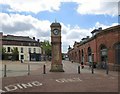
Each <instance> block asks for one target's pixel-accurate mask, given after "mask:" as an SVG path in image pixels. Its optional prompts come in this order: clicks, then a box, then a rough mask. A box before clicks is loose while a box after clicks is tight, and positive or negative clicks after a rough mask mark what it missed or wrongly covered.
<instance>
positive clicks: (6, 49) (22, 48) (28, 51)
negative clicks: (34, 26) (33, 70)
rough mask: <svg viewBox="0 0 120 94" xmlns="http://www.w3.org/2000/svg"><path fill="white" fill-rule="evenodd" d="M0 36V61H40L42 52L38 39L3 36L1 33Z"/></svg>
mask: <svg viewBox="0 0 120 94" xmlns="http://www.w3.org/2000/svg"><path fill="white" fill-rule="evenodd" d="M0 36H2V49H3V57H2V59H5V60H27V61H40V60H41V53H42V51H41V47H40V41H39V39H38V40H35V37H33V39H32V38H30V37H28V36H27V37H25V36H14V35H3V33H2V32H1V33H0ZM13 57H14V58H13Z"/></svg>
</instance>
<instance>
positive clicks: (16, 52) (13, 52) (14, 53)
mask: <svg viewBox="0 0 120 94" xmlns="http://www.w3.org/2000/svg"><path fill="white" fill-rule="evenodd" d="M11 52H12V60H18V54H19V52H18V48H17V47H13V49H12V50H11Z"/></svg>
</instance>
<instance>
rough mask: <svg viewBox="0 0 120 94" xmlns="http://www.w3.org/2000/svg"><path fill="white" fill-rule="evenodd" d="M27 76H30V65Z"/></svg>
mask: <svg viewBox="0 0 120 94" xmlns="http://www.w3.org/2000/svg"><path fill="white" fill-rule="evenodd" d="M28 75H30V64H28Z"/></svg>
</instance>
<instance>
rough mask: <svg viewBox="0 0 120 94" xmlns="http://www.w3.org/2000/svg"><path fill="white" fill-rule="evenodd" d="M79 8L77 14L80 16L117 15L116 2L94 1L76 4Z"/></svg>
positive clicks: (114, 0)
mask: <svg viewBox="0 0 120 94" xmlns="http://www.w3.org/2000/svg"><path fill="white" fill-rule="evenodd" d="M78 4H79V7H78V8H77V12H78V13H80V14H95V15H102V14H104V15H106V14H107V15H112V16H115V15H118V0H112V1H111V0H110V1H108V0H107V1H105V0H104V1H103V0H95V1H94V2H91V1H88V2H86V0H85V1H84V2H78Z"/></svg>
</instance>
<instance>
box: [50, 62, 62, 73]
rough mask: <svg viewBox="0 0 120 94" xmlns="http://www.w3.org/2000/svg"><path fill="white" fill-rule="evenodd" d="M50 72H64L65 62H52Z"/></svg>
mask: <svg viewBox="0 0 120 94" xmlns="http://www.w3.org/2000/svg"><path fill="white" fill-rule="evenodd" d="M50 72H64V70H63V64H52V65H51V70H50Z"/></svg>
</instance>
